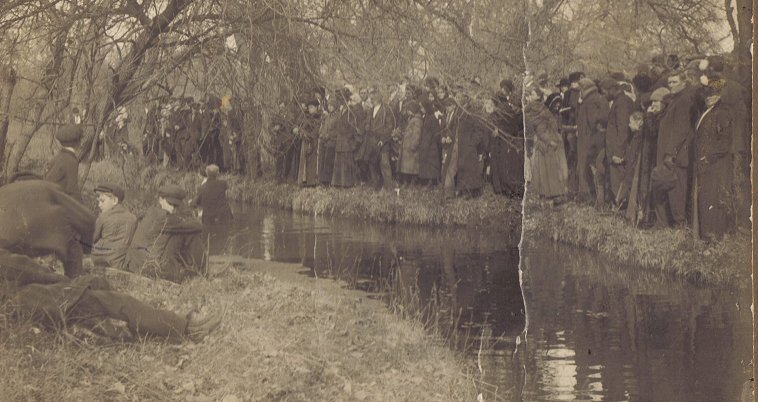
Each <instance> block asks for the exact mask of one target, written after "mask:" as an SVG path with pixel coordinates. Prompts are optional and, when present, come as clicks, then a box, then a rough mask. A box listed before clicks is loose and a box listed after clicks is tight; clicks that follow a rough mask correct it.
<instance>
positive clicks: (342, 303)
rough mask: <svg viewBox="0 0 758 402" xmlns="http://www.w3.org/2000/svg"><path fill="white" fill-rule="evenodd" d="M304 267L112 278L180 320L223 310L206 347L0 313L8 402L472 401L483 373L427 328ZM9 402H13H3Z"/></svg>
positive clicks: (233, 262)
mask: <svg viewBox="0 0 758 402" xmlns="http://www.w3.org/2000/svg"><path fill="white" fill-rule="evenodd" d="M301 269H302V267H299V266H297V265H293V264H281V263H274V262H265V261H257V260H243V259H235V258H229V257H223V258H222V257H216V258H214V260H213V264H212V268H211V271H212V275H211V279H210V280H206V279H194V280H192V281H190V282H187V283H185V284H182V285H177V284H174V283H170V282H166V281H161V280H158V281H154V280H151V279H148V278H143V277H140V276H136V275H132V274H129V273H125V272H121V271H116V270H107V271H106V272H105V276H106V277H107V278H108V280H109V282H110V283H111V284H112V285H113V286H114V287H115V288H116V289H118V290H121V291H125V292H128V293H129V294H131V295H133V296H135V297H137V298H138V299H141V300H143V301H146V302H148V303H150V304H152V305H154V306H157V307H161V308H166V309H170V310H173V311H177V312H188V311H192V310H194V311H198V312H200V313H213V314H218V313H221V312H222V311H225V316H224V320H223V323H222V325H221V327H220V328H219V329H218V330H216V332H214V333H213V334H211V335H210V336H209V337H207V338H206V339H205V341H204V342H202V343H197V344H195V343H184V344H181V345H171V344H166V343H164V342H160V341H155V340H143V339H128V340H119V341H114V340H112V339H107V338H103V337H101V336H98V335H95V334H93V333H92V332H90V331H88V330H85V329H82V328H78V327H73V328H62V329H58V330H52V329H48V328H41V327H39V326H38V325H37V324H35V323H33V322H18V321H16V320H14V319H13V318H12V317H11V315H10V314H9V312H8V311H3V310H0V362H2V363H0V390H2V396H0V399H3V400H61V401H74V400H112V401H137V400H140V401H141V400H160V401H171V400H175V401H225V402H231V401H270V400H283V401H364V400H365V401H463V400H476V399H477V394H478V392H479V391H478V390H477V388H478V386H477V379H476V371H475V369H474V368H472V367H467V366H466V364H465V363H464V362H463V359H462V358H461V357H460V356H456V355H454V353H453V352H452V351H450V349H448V348H447V347H445V345H444V343H443V342H441V341H439V340H433V339H431V338H430V337H429V336H428V335H427V334H426V333H425V332H424V330H423V328H422V326H421V324H419V323H416V322H412V321H407V320H402V319H400V318H398V317H396V316H394V315H392V314H390V313H389V312H388V311H387V309H386V308H384V306H383V305H382V304H381V302H379V301H376V300H371V299H368V298H366V297H365V295H361V294H359V293H357V292H355V291H351V290H347V289H345V288H343V287H342V286H341V284H340V283H339V282H335V281H331V280H320V279H315V278H310V277H307V276H305V275H302V274H299V273H298V271H299V270H301ZM6 398H8V399H6Z"/></svg>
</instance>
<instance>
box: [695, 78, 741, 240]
mask: <svg viewBox="0 0 758 402" xmlns="http://www.w3.org/2000/svg"><path fill="white" fill-rule="evenodd" d="M724 87H725V81H723V80H714V81H711V82H709V85H708V86H706V88H705V90H706V96H707V98H706V107H707V109H706V110H705V112H704V113H703V114H702V116H700V119H699V120H698V122H697V126H696V130H697V135H696V136H695V161H694V164H695V175H694V176H695V181H694V186H693V187H694V189H695V191H694V195H695V196H694V200H695V203H694V208H695V215H694V216H695V217H697V219H693V224H697V225H696V226H695V227H694V228H693V229H694V231H695V233H696V234H699V235H700V236H702V237H703V238H706V239H709V240H720V239H721V238H722V237H723V236H724V234H726V233H729V232H731V231H732V229H733V228H734V224H735V220H734V212H735V210H734V202H735V199H734V196H733V193H734V190H733V161H734V150H735V149H736V148H737V147H735V145H734V142H737V141H739V140H740V139H739V138H737V137H736V136H735V131H736V130H735V129H734V127H735V125H736V124H738V122H736V121H735V119H734V115H733V113H732V111H730V110H729V109H728V108H727V107H726V105H722V104H721V101H720V96H721V93H722V92H723V89H724ZM740 123H741V122H740Z"/></svg>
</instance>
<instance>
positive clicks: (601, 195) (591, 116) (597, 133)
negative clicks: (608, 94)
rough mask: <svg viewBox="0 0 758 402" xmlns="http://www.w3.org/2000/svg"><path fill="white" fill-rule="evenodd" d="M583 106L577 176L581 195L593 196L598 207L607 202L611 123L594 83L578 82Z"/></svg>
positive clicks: (578, 139)
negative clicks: (607, 142) (607, 141)
mask: <svg viewBox="0 0 758 402" xmlns="http://www.w3.org/2000/svg"><path fill="white" fill-rule="evenodd" d="M579 88H580V90H581V96H582V103H581V105H580V106H579V110H578V112H577V120H576V124H577V174H578V176H579V195H580V196H581V197H582V198H585V199H587V198H589V197H590V195H591V194H594V196H595V200H596V206H597V207H602V205H603V204H604V202H605V187H604V185H605V184H604V177H605V163H604V159H605V130H606V125H607V122H608V112H609V107H608V101H607V100H606V99H605V98H604V97H603V96H601V95H600V93H599V92H598V89H597V87H596V86H595V83H594V82H592V80H589V79H587V78H582V79H581V80H579Z"/></svg>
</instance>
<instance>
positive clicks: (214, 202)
mask: <svg viewBox="0 0 758 402" xmlns="http://www.w3.org/2000/svg"><path fill="white" fill-rule="evenodd" d="M218 175H219V167H218V166H216V165H208V167H206V168H205V176H206V178H207V179H206V181H205V183H203V184H202V185H201V186H200V191H198V193H197V196H196V197H195V198H194V199H193V200H192V205H193V206H196V207H198V208H200V210H201V211H202V219H203V225H212V224H218V223H223V222H229V221H231V220H232V219H233V217H232V209H231V207H230V206H229V200H227V198H226V189H227V185H226V182H225V181H224V180H221V179H219V178H218Z"/></svg>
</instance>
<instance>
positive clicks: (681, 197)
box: [656, 72, 698, 226]
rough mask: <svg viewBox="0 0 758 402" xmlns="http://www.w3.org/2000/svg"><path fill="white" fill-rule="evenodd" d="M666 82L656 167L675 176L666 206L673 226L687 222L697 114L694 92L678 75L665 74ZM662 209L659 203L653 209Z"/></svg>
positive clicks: (695, 92) (692, 87)
mask: <svg viewBox="0 0 758 402" xmlns="http://www.w3.org/2000/svg"><path fill="white" fill-rule="evenodd" d="M667 82H668V87H669V90H670V91H671V95H670V96H671V98H670V99H669V102H668V106H667V107H666V111H665V112H664V114H663V117H662V118H661V123H660V126H659V128H658V146H657V157H656V166H661V165H666V166H667V167H669V168H670V169H673V170H674V171H675V173H676V177H677V181H676V184H675V185H674V188H673V189H672V190H671V191H669V192H668V197H667V198H668V200H667V201H668V202H667V205H668V209H669V211H670V212H671V218H672V221H673V223H674V224H675V225H678V226H681V225H684V224H686V220H687V216H686V211H685V208H686V205H687V195H688V194H689V188H688V173H689V172H688V170H689V167H690V150H691V142H692V139H693V137H694V134H695V133H694V123H695V121H696V118H697V113H698V112H697V111H698V102H697V98H696V95H697V90H696V88H695V87H694V86H691V85H688V84H687V81H686V78H685V76H684V74H683V73H680V72H677V73H674V74H671V75H669V77H668V81H667ZM665 207H666V205H661V204H659V205H658V206H657V207H656V208H665ZM659 216H660V215H659Z"/></svg>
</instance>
